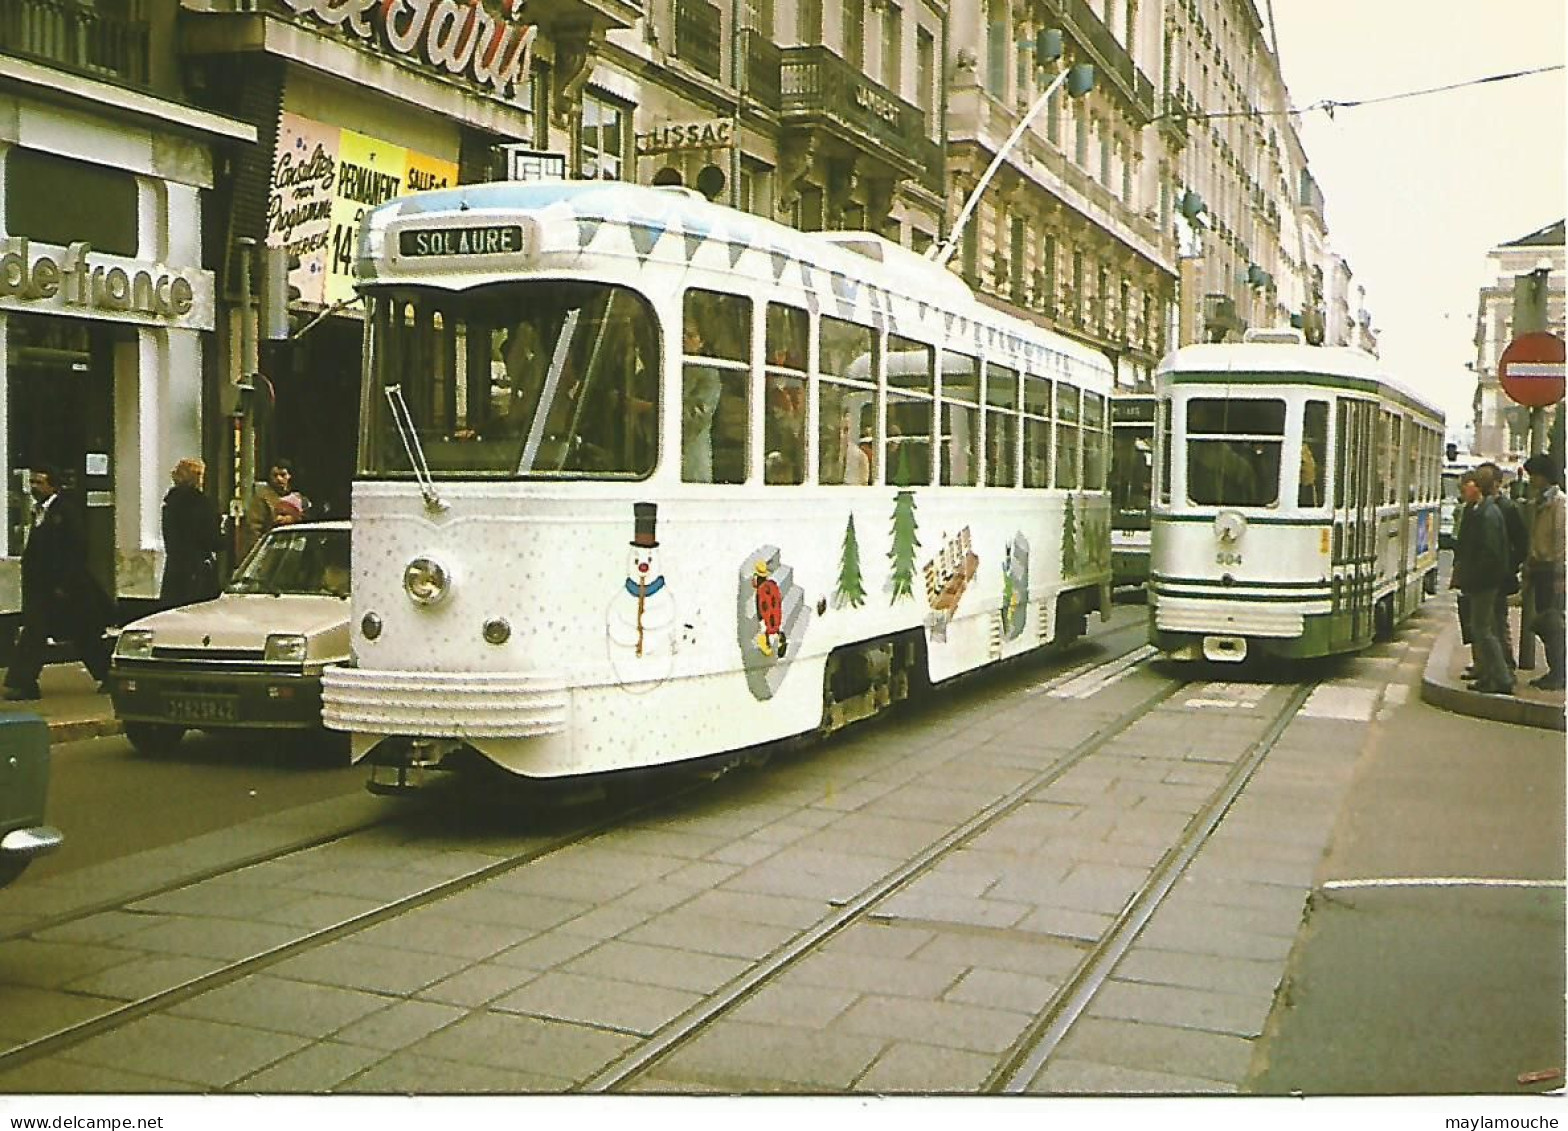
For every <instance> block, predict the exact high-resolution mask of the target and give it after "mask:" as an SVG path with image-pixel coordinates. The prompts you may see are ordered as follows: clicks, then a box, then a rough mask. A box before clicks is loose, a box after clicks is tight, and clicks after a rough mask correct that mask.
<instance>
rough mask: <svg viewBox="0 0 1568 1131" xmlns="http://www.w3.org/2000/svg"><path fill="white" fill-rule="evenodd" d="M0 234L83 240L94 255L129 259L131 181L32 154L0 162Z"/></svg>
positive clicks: (132, 248) (19, 152)
mask: <svg viewBox="0 0 1568 1131" xmlns="http://www.w3.org/2000/svg"><path fill="white" fill-rule="evenodd" d="M5 230H6V231H7V232H8V233H10V234H11V235H13V236H27V237H28V238H30V239H35V240H38V241H40V242H41V243H53V244H62V245H63V244H70V243H74V242H76V241H77V240H82V241H85V242H86V243H87V244H89V245H90V246H91V247H92V249H93V250H94V251H103V252H108V253H109V254H111V255H125V256H132V257H134V256H135V255H136V254H137V244H136V178H135V177H134V176H132V175H131V174H130V173H127V172H125V171H124V170H123V169H110V168H107V167H105V166H103V165H92V164H89V163H88V162H86V161H75V160H72V159H71V158H69V157H59V156H56V155H55V154H53V153H40V152H39V151H38V150H35V149H13V150H11V151H10V153H8V154H7V155H6V158H5Z"/></svg>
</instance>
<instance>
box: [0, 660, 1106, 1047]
mask: <svg viewBox="0 0 1568 1131" xmlns="http://www.w3.org/2000/svg"><path fill="white" fill-rule="evenodd" d="M1124 667H1125V654H1123V653H1119V652H1118V654H1117V655H1113V656H1112V657H1110V658H1109V659H1102V658H1099V657H1091V658H1089V659H1087V660H1080V661H1079V662H1077V663H1074V664H1072V665H1071V666H1069V667H1067V668H1066V669H1064V670H1062V671H1060V672H1057V673H1055V674H1053V675H1052V676H1051V677H1049V678H1047V679H1045V680H1043V681H1040V682H1038V683H1036V684H1034V685H1033V686H1031V687H1030V688H1029V690H1030V691H1031V692H1040V691H1044V690H1047V689H1051V688H1059V687H1061V686H1062V685H1064V684H1067V683H1069V682H1072V681H1081V680H1083V679H1084V678H1086V676H1092V673H1093V672H1095V671H1097V670H1101V669H1104V670H1106V671H1111V672H1115V671H1120V670H1123V668H1124ZM998 674H999V676H1000V677H1001V678H1008V677H1007V676H1006V675H1005V674H1003V673H998ZM1013 674H1014V677H1015V676H1016V673H1013ZM785 745H787V743H786V744H785ZM671 782H672V784H671V786H670V787H669V788H665V789H663V790H662V791H659V792H657V793H655V794H654V795H653V796H647V797H644V798H642V799H640V800H638V801H636V802H632V803H623V804H621V805H617V806H615V807H614V808H613V810H612V811H611V812H608V813H604V814H603V815H601V816H598V817H596V818H595V819H593V820H590V821H588V822H586V823H584V824H582V825H580V826H577V827H573V828H570V829H568V830H566V831H563V832H561V833H559V834H557V835H555V836H551V837H548V838H546V839H544V840H543V841H542V842H541V843H538V844H535V845H532V846H531V847H530V848H528V849H527V850H525V851H523V852H519V853H514V854H511V855H508V856H506V857H503V858H501V859H498V860H496V861H495V862H493V863H491V864H488V865H485V866H482V867H479V868H475V869H472V870H469V871H466V872H464V873H462V874H461V875H457V876H454V877H451V878H448V879H443V880H439V881H437V882H434V883H432V884H430V885H428V886H426V887H423V888H421V889H420V890H418V891H415V892H413V893H410V894H409V895H406V896H404V897H401V898H397V899H392V900H389V901H388V902H386V903H384V904H382V905H381V906H378V907H376V908H374V909H372V910H369V911H366V912H364V913H362V914H358V915H353V916H350V917H348V918H345V919H342V920H340V921H337V922H334V923H332V924H330V925H328V926H325V927H323V928H320V929H316V930H306V931H304V932H303V933H301V934H299V935H298V936H297V937H295V938H292V939H290V940H288V941H286V942H283V943H280V944H277V945H274V946H270V947H266V948H264V949H261V950H258V951H257V952H255V953H253V954H250V955H248V956H246V957H244V958H242V959H239V960H236V961H232V962H228V963H225V964H224V965H222V966H220V967H218V968H217V969H214V970H212V971H210V972H207V973H205V974H202V975H200V976H196V977H192V978H188V979H185V980H183V981H179V982H176V983H173V984H170V985H167V986H165V987H162V988H160V989H158V990H156V991H154V992H150V993H147V994H144V995H143V996H141V997H138V998H137V999H135V1000H132V1001H128V1002H124V1003H122V1004H117V1005H112V1006H109V1007H108V1008H106V1009H105V1010H104V1011H103V1012H101V1013H98V1014H96V1015H94V1016H92V1017H90V1018H87V1019H85V1020H82V1021H79V1022H75V1023H73V1024H70V1025H66V1026H62V1027H61V1028H59V1029H56V1030H54V1031H52V1032H49V1033H47V1034H44V1035H41V1036H38V1037H36V1038H33V1039H30V1040H26V1041H23V1042H21V1043H18V1044H15V1045H13V1046H12V1047H10V1048H0V1073H4V1072H6V1071H7V1070H9V1069H12V1068H16V1067H19V1066H21V1065H24V1064H26V1063H28V1062H30V1061H34V1060H37V1059H40V1058H43V1057H48V1056H51V1055H54V1054H57V1053H60V1052H63V1051H65V1050H67V1049H69V1048H71V1047H73V1046H75V1045H78V1044H81V1043H83V1042H85V1041H88V1040H90V1039H92V1038H94V1037H97V1036H100V1035H102V1034H104V1033H107V1032H111V1031H113V1030H115V1029H117V1028H120V1027H123V1026H125V1025H127V1024H130V1023H131V1022H133V1021H136V1020H138V1019H140V1018H143V1017H146V1016H149V1015H151V1014H155V1013H159V1012H161V1011H163V1010H167V1009H169V1008H171V1007H173V1006H176V1005H178V1004H180V1003H182V1002H185V1001H188V1000H190V999H192V998H194V997H197V996H199V995H201V994H204V993H207V992H209V991H212V990H217V989H220V988H222V987H224V986H228V985H231V984H233V983H235V982H237V981H240V980H241V979H243V978H247V977H249V976H252V975H254V974H257V973H260V972H262V971H265V970H267V969H268V968H270V967H273V966H275V965H278V964H279V963H282V962H284V961H286V960H288V959H292V958H295V957H298V956H300V955H303V954H306V953H308V952H310V951H313V950H317V949H320V948H323V947H326V946H328V945H330V944H332V943H335V942H339V941H341V940H344V939H347V938H350V937H352V936H354V935H357V934H360V933H362V932H364V931H367V930H369V929H371V928H373V927H376V926H379V925H381V924H384V923H387V922H390V921H392V920H395V919H397V918H399V917H400V916H403V915H406V914H409V913H411V912H415V911H418V910H420V909H422V908H426V907H431V906H434V905H437V904H439V903H441V902H442V901H443V900H446V899H449V898H452V897H454V896H456V895H459V894H461V893H463V892H465V891H468V890H470V889H472V888H475V887H477V886H479V885H481V884H484V883H486V882H488V881H490V880H494V879H497V878H499V877H502V876H505V875H508V874H511V873H514V872H517V871H519V870H521V869H523V868H526V867H528V866H529V865H532V864H536V863H539V862H541V861H544V860H546V859H547V858H549V857H550V856H552V855H555V854H556V853H559V852H561V851H563V850H564V849H567V848H571V847H573V846H576V845H581V844H584V843H586V842H589V841H591V840H593V839H594V838H595V837H596V836H599V835H601V834H603V833H606V832H610V831H613V830H615V829H618V828H620V827H622V826H624V825H625V824H626V823H627V822H629V821H633V820H635V819H637V818H638V817H645V816H649V815H652V814H656V813H657V812H658V811H660V810H661V809H664V808H667V807H669V806H671V805H673V804H676V803H678V802H679V801H680V800H682V799H683V798H686V797H688V796H690V795H693V794H696V793H699V792H701V791H702V790H703V789H704V788H706V787H707V786H708V785H709V780H708V778H707V777H706V776H697V777H693V776H691V775H679V774H672V775H671ZM388 823H389V822H388V821H382V820H378V821H373V822H369V823H362V824H359V825H356V826H355V827H352V828H349V829H337V830H334V831H332V832H331V833H327V834H324V835H320V836H316V837H310V838H306V839H304V840H301V841H298V842H294V843H291V844H289V845H286V846H282V847H280V848H275V849H272V850H269V851H266V852H260V853H253V854H250V855H248V856H245V857H243V858H240V859H237V860H234V861H231V862H225V863H224V864H222V865H215V866H212V867H208V868H205V869H202V870H200V871H198V872H193V873H190V874H187V875H184V876H181V877H179V878H178V879H174V880H170V881H166V882H164V883H160V884H156V885H149V886H148V887H147V888H146V889H143V890H138V891H136V892H133V893H127V894H121V895H116V896H114V897H112V898H109V899H106V900H100V901H96V902H94V903H92V904H90V905H86V906H82V907H78V908H73V909H72V910H70V911H68V912H61V913H58V914H55V915H52V916H47V917H44V918H40V919H37V920H33V921H31V922H29V923H28V924H27V925H26V926H24V927H22V928H20V929H18V930H13V931H11V932H10V933H8V934H7V935H5V936H0V944H4V943H6V942H10V941H14V940H19V939H26V938H28V937H36V936H38V935H39V934H41V933H43V932H54V931H60V930H61V929H63V928H69V927H72V926H76V925H80V924H82V923H85V922H87V921H88V920H91V919H94V918H96V917H98V916H102V915H105V914H109V913H114V912H129V913H133V914H137V913H140V912H137V911H135V908H136V907H137V906H138V905H141V904H145V903H147V902H149V901H152V900H156V899H158V898H160V897H163V896H169V895H173V894H176V893H179V892H182V891H188V890H194V889H198V888H200V887H201V885H203V884H207V883H221V882H222V881H224V880H226V879H230V878H233V877H236V876H239V875H240V874H241V873H243V872H246V871H248V870H249V869H252V868H257V867H263V866H268V865H276V864H283V863H286V862H288V861H289V860H290V859H291V858H299V857H306V856H308V855H309V854H310V853H312V852H317V851H320V850H323V849H330V848H332V847H334V846H347V847H353V846H354V844H355V842H356V840H357V839H359V838H364V837H366V836H368V835H371V834H373V833H374V832H375V831H377V830H379V829H382V828H384V827H385V826H386V825H387V824H388ZM966 828H967V826H966ZM961 831H963V830H960V832H961Z"/></svg>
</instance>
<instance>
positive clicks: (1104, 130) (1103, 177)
mask: <svg viewBox="0 0 1568 1131" xmlns="http://www.w3.org/2000/svg"><path fill="white" fill-rule="evenodd" d="M1099 134H1100V183H1101V184H1102V185H1104V186H1105V187H1106V188H1110V187H1111V148H1112V147H1113V146H1114V145H1115V139H1114V138H1112V137H1111V129H1110V126H1109V124H1107V123H1105V122H1101V123H1100V130H1099Z"/></svg>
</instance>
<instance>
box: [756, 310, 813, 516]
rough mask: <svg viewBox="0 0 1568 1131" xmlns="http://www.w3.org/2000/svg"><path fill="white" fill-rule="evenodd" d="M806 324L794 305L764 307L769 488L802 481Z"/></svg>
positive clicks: (765, 467)
mask: <svg viewBox="0 0 1568 1131" xmlns="http://www.w3.org/2000/svg"><path fill="white" fill-rule="evenodd" d="M809 329H810V321H809V319H808V317H807V315H806V312H805V311H804V310H801V309H799V308H797V307H793V306H779V305H777V304H774V305H771V306H769V307H768V314H767V324H766V334H767V337H766V343H765V348H766V350H767V366H766V369H765V377H764V381H765V384H766V388H765V391H764V394H763V396H764V400H763V426H762V427H763V436H762V443H763V455H762V476H763V481H764V482H767V483H778V484H789V485H794V484H798V483H804V482H805V481H806V340H807V336H808V333H809Z"/></svg>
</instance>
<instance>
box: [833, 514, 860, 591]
mask: <svg viewBox="0 0 1568 1131" xmlns="http://www.w3.org/2000/svg"><path fill="white" fill-rule="evenodd" d="M865 603H866V587H865V585H864V583H863V582H862V581H861V579H860V540H859V539H858V538H856V537H855V516H854V515H850V516H849V521H848V522H847V523H845V524H844V548H843V550H842V551H841V552H840V553H839V559H838V589H837V590H835V591H834V593H833V607H834V608H835V609H842V608H843V607H844V606H846V605H849V606H851V607H853V608H856V609H858V608H860V606H861V605H863V604H865Z"/></svg>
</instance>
